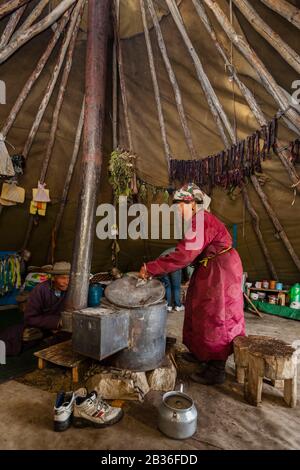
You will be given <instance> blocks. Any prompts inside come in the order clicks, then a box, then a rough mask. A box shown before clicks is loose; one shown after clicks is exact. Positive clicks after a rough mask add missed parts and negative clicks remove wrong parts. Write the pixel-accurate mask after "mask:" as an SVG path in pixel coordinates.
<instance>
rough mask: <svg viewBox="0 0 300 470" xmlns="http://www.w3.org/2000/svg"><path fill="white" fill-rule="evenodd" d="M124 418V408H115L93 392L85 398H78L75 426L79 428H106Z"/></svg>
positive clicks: (75, 408) (74, 417)
mask: <svg viewBox="0 0 300 470" xmlns="http://www.w3.org/2000/svg"><path fill="white" fill-rule="evenodd" d="M122 417H123V410H122V408H114V407H112V406H110V405H108V403H106V402H104V401H103V400H101V398H100V397H98V396H97V392H91V393H90V394H89V395H88V396H87V397H85V398H80V397H78V398H76V400H75V405H74V416H73V425H74V426H75V427H77V428H84V427H86V426H93V427H95V428H104V427H105V426H110V425H112V424H115V423H117V422H118V421H120V419H121V418H122Z"/></svg>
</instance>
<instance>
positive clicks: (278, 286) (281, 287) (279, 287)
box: [276, 282, 283, 290]
mask: <svg viewBox="0 0 300 470" xmlns="http://www.w3.org/2000/svg"><path fill="white" fill-rule="evenodd" d="M282 289H283V284H282V282H277V284H276V290H282Z"/></svg>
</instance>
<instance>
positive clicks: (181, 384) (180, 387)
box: [179, 382, 183, 393]
mask: <svg viewBox="0 0 300 470" xmlns="http://www.w3.org/2000/svg"><path fill="white" fill-rule="evenodd" d="M179 392H180V393H183V382H180V385H179Z"/></svg>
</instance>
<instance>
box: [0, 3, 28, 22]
mask: <svg viewBox="0 0 300 470" xmlns="http://www.w3.org/2000/svg"><path fill="white" fill-rule="evenodd" d="M29 2H31V0H6V1H4V2H2V4H1V5H0V19H1V18H3V16H6V15H8V14H9V13H11V12H12V11H14V10H16V9H17V8H20V7H22V6H23V5H25V4H27V3H29Z"/></svg>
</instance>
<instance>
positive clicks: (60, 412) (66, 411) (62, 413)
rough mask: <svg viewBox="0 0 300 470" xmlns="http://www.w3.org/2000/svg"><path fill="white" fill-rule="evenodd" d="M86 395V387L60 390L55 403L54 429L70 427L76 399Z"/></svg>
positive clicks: (60, 430)
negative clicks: (74, 390)
mask: <svg viewBox="0 0 300 470" xmlns="http://www.w3.org/2000/svg"><path fill="white" fill-rule="evenodd" d="M86 396H87V389H86V388H80V389H79V390H77V391H76V392H66V393H65V392H59V393H58V394H57V397H56V402H55V405H54V431H56V432H62V431H65V430H66V429H68V428H69V427H70V425H71V422H72V414H73V410H74V403H75V399H76V398H77V397H86Z"/></svg>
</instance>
